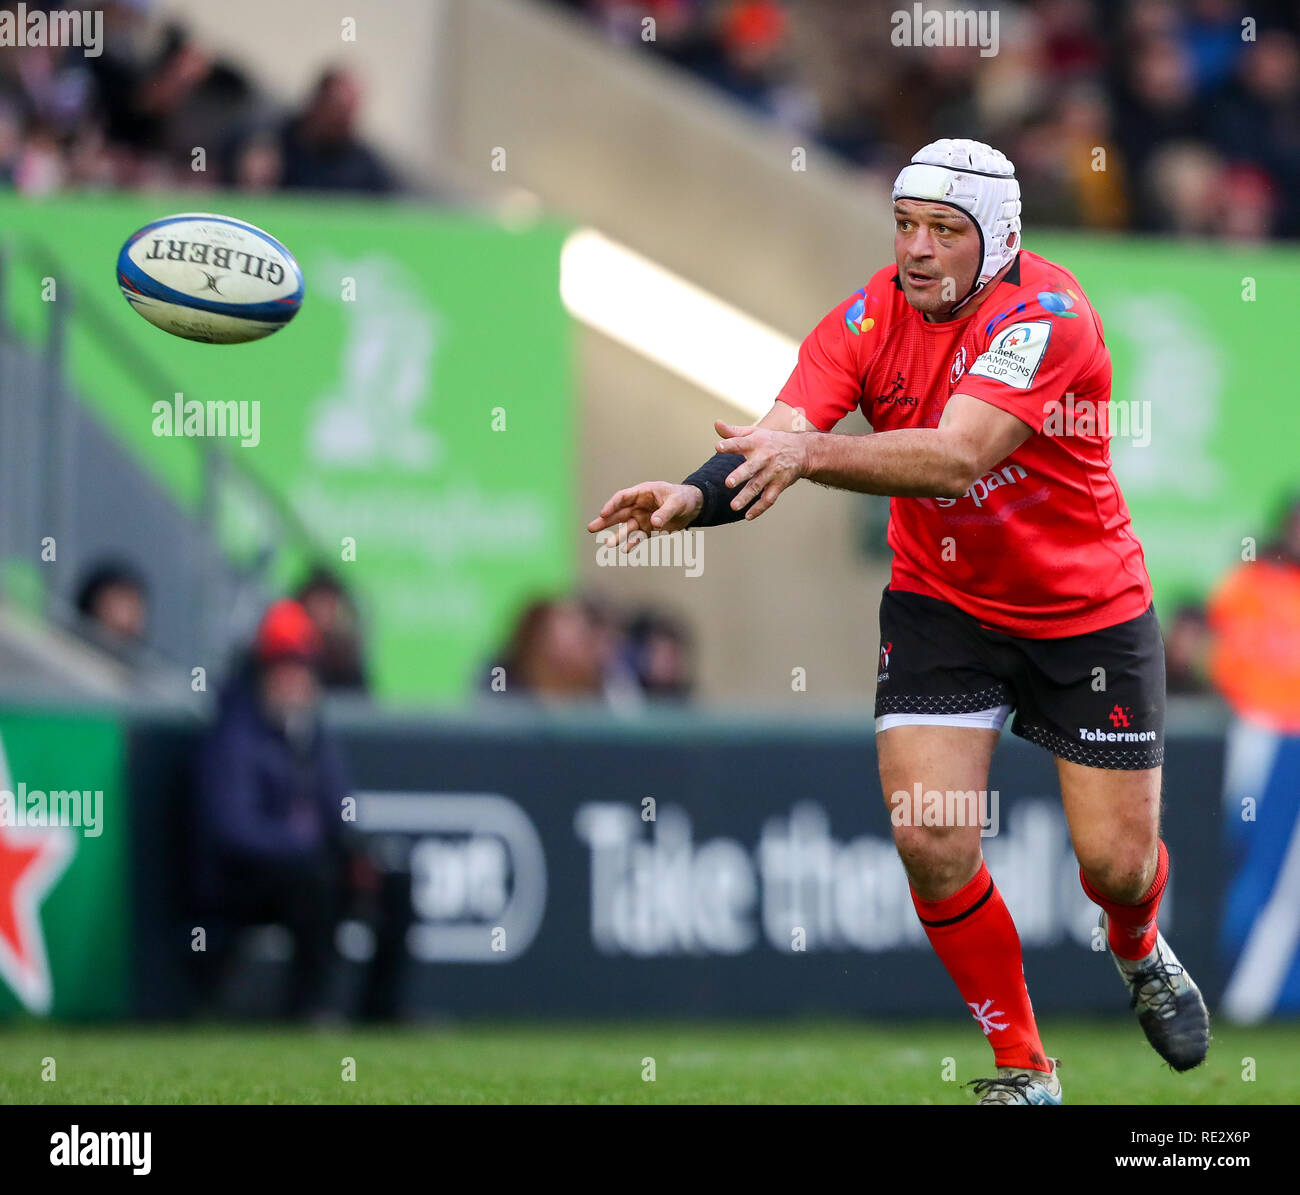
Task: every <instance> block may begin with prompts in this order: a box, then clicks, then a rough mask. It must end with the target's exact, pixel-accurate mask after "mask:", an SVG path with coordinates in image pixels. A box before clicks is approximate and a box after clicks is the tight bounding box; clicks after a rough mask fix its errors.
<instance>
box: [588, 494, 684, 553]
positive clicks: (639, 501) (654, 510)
mask: <svg viewBox="0 0 1300 1195" xmlns="http://www.w3.org/2000/svg"><path fill="white" fill-rule="evenodd" d="M703 505H704V495H703V494H701V493H700V491H699V487H698V486H693V485H674V484H673V483H672V482H669V481H643V482H642V483H641V484H640V485H634V486H631V487H630V488H628V489H626V490H619V491H618V493H617V494H615V495H614V496H613V497H612V498H610V500H609V501H608V502H606V503H605V505H604V506H602V507H601V508H600V514H598V515H597V516H596V517H595V518H594V519H592V520H591V522H590V523H588V524H587V530H588V531H593V532H594V531H604V530H605V529H606V528H607V527H618V538H617V540H615V538H614V537H613V536H609V537H607V538H606V540H605V543H606V544H607V545H609V546H610V547H612V546H613V545H614V544H615V543H616V542H617V544H618V546H619V548H620V549H621V550H622V551H624V552H626V551H627V550H628V549H629V548H633V547H635V546H636V545H637V544H638V543H640V542H641V541H642V540H643V539H646V538H647V537H648V536H649V535H650V533H651V532H653V531H680V530H681V529H682V528H683V527H689V526H690V525H691V523H692V521H693V520H694V519H695V516H696V515H698V514H699V513H700V509H701V508H702V507H703ZM619 524H622V526H619Z"/></svg>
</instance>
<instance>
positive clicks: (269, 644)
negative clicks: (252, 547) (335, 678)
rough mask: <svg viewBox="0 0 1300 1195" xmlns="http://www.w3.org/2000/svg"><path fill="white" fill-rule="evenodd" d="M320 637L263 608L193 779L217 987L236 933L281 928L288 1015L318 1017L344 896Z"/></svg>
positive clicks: (203, 901)
mask: <svg viewBox="0 0 1300 1195" xmlns="http://www.w3.org/2000/svg"><path fill="white" fill-rule="evenodd" d="M320 659H321V637H320V633H319V632H318V631H317V629H316V627H315V625H314V624H313V623H312V621H311V618H310V617H309V616H308V614H307V611H306V610H305V609H303V607H302V606H301V605H300V604H299V603H298V602H294V601H289V600H285V601H279V602H276V603H274V604H273V605H272V606H271V607H270V609H269V610H268V611H267V612H266V615H265V617H264V618H263V620H262V623H261V626H260V627H259V629H258V632H257V637H256V640H255V642H254V645H253V651H252V654H251V660H250V667H249V668H248V669H247V671H246V672H245V673H244V674H243V675H241V676H240V677H239V678H237V680H236V681H235V682H234V684H233V685H232V687H231V688H230V690H228V691H227V692H226V693H225V694H224V695H223V699H222V701H221V707H220V712H219V714H218V717H217V721H216V723H215V724H214V726H213V727H212V729H211V731H210V732H209V734H208V735H207V737H206V739H205V740H204V742H203V745H202V747H201V750H200V754H199V761H198V778H197V780H198V783H197V797H198V808H197V814H198V817H197V825H196V830H197V840H196V849H197V856H198V857H197V859H196V865H197V872H198V875H197V877H196V879H197V892H196V896H197V899H198V904H199V907H200V912H201V913H202V914H204V915H207V916H210V917H212V918H213V919H214V922H215V924H213V925H212V926H211V928H210V932H209V941H208V951H207V959H206V962H207V966H206V968H205V971H206V976H205V980H206V983H207V984H208V986H209V988H210V990H212V991H216V990H218V989H219V987H220V982H221V979H222V976H223V973H224V970H225V966H226V963H227V962H228V961H229V957H230V950H231V947H232V945H233V929H234V928H236V927H239V926H245V925H261V924H272V923H278V924H282V925H284V926H285V927H286V928H287V929H288V931H289V933H290V935H291V936H292V938H293V943H294V958H293V967H292V977H291V981H290V990H289V997H288V1011H289V1014H290V1015H291V1016H293V1017H296V1018H304V1019H323V1018H325V1017H327V1016H328V1014H329V1012H330V1008H329V1004H328V992H327V988H328V985H329V980H330V975H331V970H332V961H333V942H334V931H335V928H336V926H337V924H338V921H339V919H340V916H341V911H342V906H343V902H344V898H345V891H346V890H345V875H346V864H347V847H346V844H345V842H344V838H343V829H344V822H343V801H344V798H345V797H346V796H347V795H348V782H347V778H346V774H345V770H344V765H343V760H342V756H341V755H340V752H339V749H338V746H337V745H336V744H335V742H334V739H333V736H332V735H331V734H330V733H329V732H328V731H327V730H326V728H325V727H324V726H323V725H322V723H321V720H320V716H319V701H320V681H319V677H318V669H319V666H320Z"/></svg>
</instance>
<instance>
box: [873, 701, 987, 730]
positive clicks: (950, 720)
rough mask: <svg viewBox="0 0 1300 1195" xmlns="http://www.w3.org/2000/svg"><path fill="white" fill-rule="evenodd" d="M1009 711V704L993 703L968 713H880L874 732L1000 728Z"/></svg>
mask: <svg viewBox="0 0 1300 1195" xmlns="http://www.w3.org/2000/svg"><path fill="white" fill-rule="evenodd" d="M1009 713H1011V707H1010V706H1009V705H995V706H993V707H992V708H991V709H987V710H975V711H974V712H973V713H969V714H881V715H880V717H879V718H877V719H876V733H877V734H879V733H880V732H881V731H882V730H888V729H889V728H890V727H891V726H970V727H974V728H975V729H977V730H980V729H982V730H1001V729H1002V723H1003V722H1005V721H1006V720H1007V715H1008V714H1009Z"/></svg>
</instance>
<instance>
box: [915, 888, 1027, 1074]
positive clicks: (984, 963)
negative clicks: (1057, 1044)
mask: <svg viewBox="0 0 1300 1195" xmlns="http://www.w3.org/2000/svg"><path fill="white" fill-rule="evenodd" d="M909 887H910V885H909ZM912 904H913V905H915V906H916V915H917V916H918V917H920V919H921V924H922V925H923V926H925V934H926V937H928V938H929V939H930V945H931V946H933V947H934V952H935V954H937V955H938V956H939V961H940V962H941V963H943V965H944V967H945V968H946V969H947V971H948V974H949V975H951V976H952V981H953V983H955V984H956V985H957V990H958V991H960V992H961V998H962V999H963V1000H965V1001H966V1007H967V1008H969V1009H970V1011H971V1013H972V1015H973V1016H974V1017H975V1019H976V1020H977V1021H978V1022H979V1025H980V1028H981V1029H983V1030H984V1036H985V1037H987V1038H988V1039H989V1045H991V1046H992V1047H993V1058H994V1062H995V1065H997V1066H1014V1067H1018V1068H1021V1069H1024V1068H1029V1069H1032V1070H1040V1071H1046V1070H1051V1066H1050V1064H1049V1063H1048V1061H1047V1058H1046V1057H1045V1055H1044V1054H1043V1043H1042V1042H1041V1041H1040V1040H1039V1038H1038V1026H1037V1025H1036V1024H1035V1023H1034V1010H1033V1007H1032V1006H1031V1005H1030V1003H1029V992H1028V991H1027V990H1026V988H1025V972H1024V967H1023V963H1022V961H1021V958H1020V935H1019V934H1018V933H1016V927H1015V923H1014V922H1013V921H1012V920H1011V914H1010V913H1009V912H1007V906H1006V905H1005V904H1003V903H1002V894H1001V893H1000V892H999V891H998V889H997V885H995V884H994V883H993V877H992V876H991V875H989V869H988V867H987V866H986V865H985V864H984V863H983V862H981V863H980V869H979V872H978V873H977V874H976V876H975V878H974V879H973V880H971V882H970V883H969V884H967V885H966V886H965V887H963V888H960V889H958V891H957V892H955V893H953V895H952V896H949V897H948V898H947V899H946V900H922V899H921V898H920V897H919V896H917V894H916V892H915V890H913V892H912Z"/></svg>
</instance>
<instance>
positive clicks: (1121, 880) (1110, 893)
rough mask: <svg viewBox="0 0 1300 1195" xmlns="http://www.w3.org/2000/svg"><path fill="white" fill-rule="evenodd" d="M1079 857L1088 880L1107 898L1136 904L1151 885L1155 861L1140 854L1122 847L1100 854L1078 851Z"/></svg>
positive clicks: (1080, 864)
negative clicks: (1121, 848) (1119, 849)
mask: <svg viewBox="0 0 1300 1195" xmlns="http://www.w3.org/2000/svg"><path fill="white" fill-rule="evenodd" d="M1078 857H1079V866H1080V867H1081V868H1082V870H1083V874H1084V876H1085V877H1086V879H1087V881H1088V883H1089V884H1091V885H1092V887H1093V888H1094V889H1095V890H1096V891H1097V892H1099V893H1101V895H1102V896H1105V897H1107V898H1109V899H1110V900H1117V901H1119V902H1120V903H1121V904H1136V903H1137V902H1138V901H1140V900H1141V899H1142V898H1143V897H1144V896H1145V895H1146V894H1147V890H1148V889H1149V888H1150V887H1151V881H1152V878H1153V877H1154V874H1155V866H1154V862H1153V861H1152V860H1149V859H1147V858H1145V857H1144V856H1143V855H1142V854H1140V853H1137V852H1134V851H1131V850H1122V851H1115V852H1112V853H1109V854H1104V855H1103V854H1101V853H1089V854H1085V853H1084V852H1082V851H1080V852H1078Z"/></svg>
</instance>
